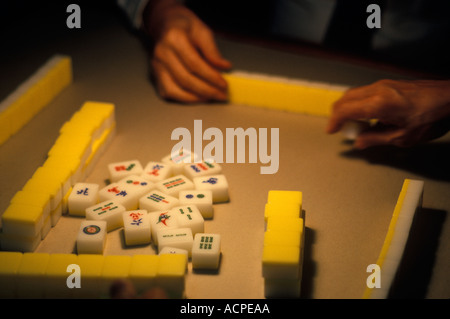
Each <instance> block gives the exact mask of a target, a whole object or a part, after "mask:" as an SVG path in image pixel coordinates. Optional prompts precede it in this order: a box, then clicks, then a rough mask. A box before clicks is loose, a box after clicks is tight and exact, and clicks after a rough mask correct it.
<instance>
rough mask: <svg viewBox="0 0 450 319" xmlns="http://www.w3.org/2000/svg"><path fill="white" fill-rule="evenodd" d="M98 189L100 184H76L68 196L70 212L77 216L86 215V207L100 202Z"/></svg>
mask: <svg viewBox="0 0 450 319" xmlns="http://www.w3.org/2000/svg"><path fill="white" fill-rule="evenodd" d="M98 191H99V185H98V184H92V183H77V184H75V185H74V186H73V188H72V191H71V193H70V195H69V198H68V209H69V214H70V215H75V216H85V215H86V208H88V207H90V206H93V205H95V204H97V203H98Z"/></svg>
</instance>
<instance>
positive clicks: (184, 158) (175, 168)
mask: <svg viewBox="0 0 450 319" xmlns="http://www.w3.org/2000/svg"><path fill="white" fill-rule="evenodd" d="M198 158H199V156H198V155H197V154H195V153H192V152H190V151H188V150H182V151H172V153H171V154H169V155H167V156H165V157H163V158H162V159H161V161H162V162H163V163H167V164H171V165H172V174H173V175H180V174H183V168H184V166H185V165H186V164H188V163H194V162H196V161H197V159H198Z"/></svg>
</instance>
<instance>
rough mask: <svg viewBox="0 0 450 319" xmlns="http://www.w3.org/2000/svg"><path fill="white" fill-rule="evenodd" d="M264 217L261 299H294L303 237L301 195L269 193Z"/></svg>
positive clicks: (296, 291)
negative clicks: (263, 297) (262, 293)
mask: <svg viewBox="0 0 450 319" xmlns="http://www.w3.org/2000/svg"><path fill="white" fill-rule="evenodd" d="M264 216H265V232H264V245H263V254H262V275H263V278H264V292H265V296H266V297H268V298H284V297H287V298H298V297H299V296H300V288H301V279H302V266H303V248H304V238H305V235H304V233H305V223H304V219H303V218H302V216H303V215H302V193H301V192H299V191H281V190H271V191H269V194H268V199H267V203H266V205H265V213H264Z"/></svg>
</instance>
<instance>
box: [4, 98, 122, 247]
mask: <svg viewBox="0 0 450 319" xmlns="http://www.w3.org/2000/svg"><path fill="white" fill-rule="evenodd" d="M114 131H115V118H114V105H113V104H109V103H99V102H90V101H89V102H86V103H84V104H83V106H82V107H81V108H80V110H79V111H78V112H76V113H75V114H74V115H73V116H72V117H71V118H70V120H69V121H67V122H66V123H65V124H64V125H63V126H62V128H61V129H60V134H59V136H58V138H57V140H56V142H55V143H54V145H53V147H52V148H51V149H50V150H49V152H48V157H47V159H46V160H45V162H44V163H43V165H42V166H40V167H39V168H38V169H37V170H36V171H35V173H34V174H33V176H32V177H31V178H30V179H29V180H28V181H27V182H26V184H25V185H24V186H23V187H22V189H21V190H20V191H18V192H17V193H16V194H15V196H14V197H13V198H12V199H11V201H10V204H9V206H8V207H7V209H6V211H5V212H4V213H3V215H2V226H3V228H2V233H1V234H0V235H1V236H0V242H1V248H2V250H13V251H21V252H32V251H34V250H35V249H36V247H37V246H38V245H39V243H40V241H41V240H42V239H44V238H45V236H46V235H47V234H48V232H49V230H50V229H51V227H53V226H55V225H56V223H57V222H58V220H59V218H60V217H61V215H62V214H63V213H64V212H66V211H67V197H68V196H69V194H70V193H71V189H72V186H73V185H75V184H76V183H78V182H80V181H82V180H83V179H84V178H85V176H86V174H87V173H88V172H89V170H91V169H92V167H93V165H94V164H95V161H96V160H97V158H98V156H99V155H100V154H101V153H102V152H103V151H104V149H105V147H106V146H107V145H108V144H109V142H110V141H111V139H112V137H113V135H114Z"/></svg>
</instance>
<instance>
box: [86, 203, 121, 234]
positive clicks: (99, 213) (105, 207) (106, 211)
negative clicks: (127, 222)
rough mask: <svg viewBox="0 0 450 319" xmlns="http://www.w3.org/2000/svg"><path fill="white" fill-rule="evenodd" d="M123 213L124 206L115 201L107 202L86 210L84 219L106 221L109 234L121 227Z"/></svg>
mask: <svg viewBox="0 0 450 319" xmlns="http://www.w3.org/2000/svg"><path fill="white" fill-rule="evenodd" d="M125 211H126V209H125V206H123V205H121V204H119V203H117V202H116V201H112V200H107V201H103V202H101V203H98V204H97V205H94V206H91V207H88V208H86V219H87V220H104V221H106V222H107V231H108V232H109V231H111V230H114V229H116V228H120V227H122V226H123V217H122V213H123V212H125Z"/></svg>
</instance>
